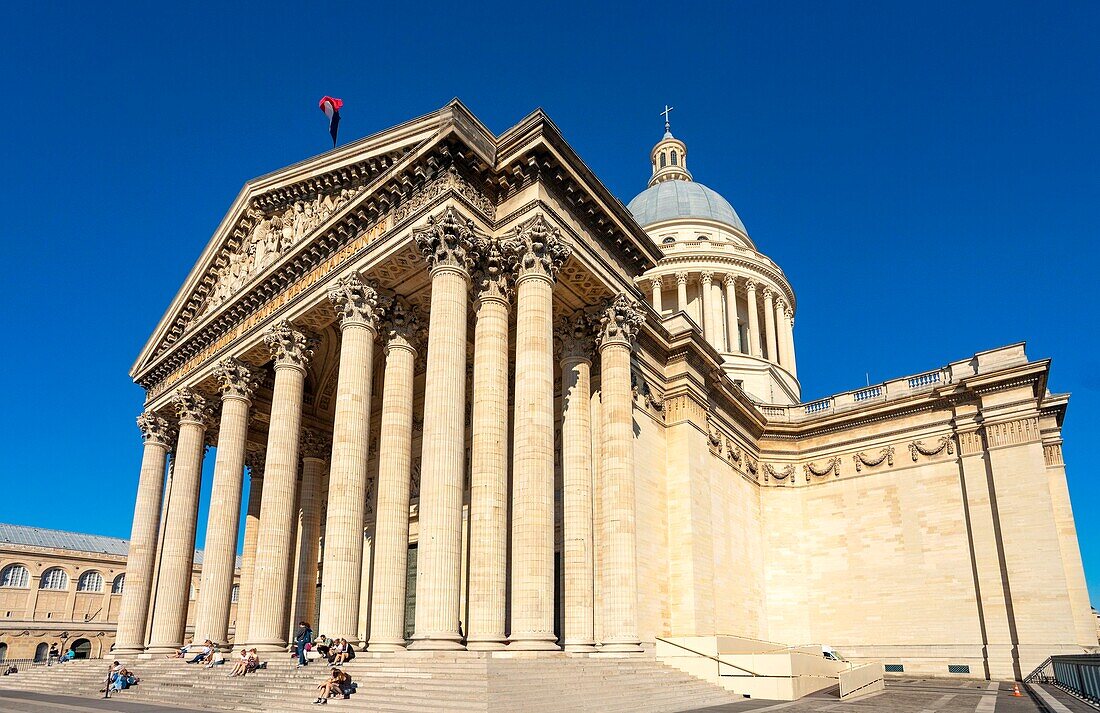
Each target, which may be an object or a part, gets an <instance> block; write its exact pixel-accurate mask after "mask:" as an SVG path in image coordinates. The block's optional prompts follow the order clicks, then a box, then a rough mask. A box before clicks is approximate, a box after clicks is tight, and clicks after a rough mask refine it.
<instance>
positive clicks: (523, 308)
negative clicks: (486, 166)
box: [505, 214, 572, 650]
mask: <svg viewBox="0 0 1100 713" xmlns="http://www.w3.org/2000/svg"><path fill="white" fill-rule="evenodd" d="M505 249H506V250H507V251H508V252H509V253H510V254H512V255H515V257H516V393H515V413H514V416H513V419H512V424H513V429H514V430H513V436H512V438H513V441H512V622H511V624H512V626H511V632H510V636H509V642H510V645H511V647H512V648H514V649H523V650H528V649H556V648H558V647H557V643H556V642H557V635H556V634H555V633H554V323H553V314H552V313H553V304H554V295H553V293H554V278H555V276H556V275H557V273H558V270H560V269H561V266H562V264H563V263H564V262H565V260H566V259H567V258H568V257H569V255H570V253H571V252H572V249H571V248H570V247H569V246H568V245H567V244H566V243H565V242H564V241H563V240H562V238H561V235H560V234H559V233H558V231H557V230H556V229H554V228H553V227H552V226H551V225H550V224H549V223H547V222H546V219H545V218H544V217H543V216H542V215H541V214H540V215H536V216H535V217H534V218H532V219H530V220H528V221H527V222H525V223H523V224H521V225H519V226H517V227H516V229H515V232H514V233H513V234H512V235H511V236H510V237H509V238H508V239H507V240H506V241H505Z"/></svg>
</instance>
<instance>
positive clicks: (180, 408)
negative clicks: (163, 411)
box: [172, 387, 210, 428]
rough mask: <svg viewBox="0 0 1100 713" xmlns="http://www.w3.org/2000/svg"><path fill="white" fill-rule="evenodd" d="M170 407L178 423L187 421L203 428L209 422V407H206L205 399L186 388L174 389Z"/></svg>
mask: <svg viewBox="0 0 1100 713" xmlns="http://www.w3.org/2000/svg"><path fill="white" fill-rule="evenodd" d="M172 406H173V408H175V409H176V416H178V417H179V420H180V423H183V422H184V421H189V422H191V423H198V424H201V425H202V427H203V428H205V427H206V426H207V423H208V422H209V421H210V407H209V406H207V405H206V399H204V398H203V397H202V396H199V395H198V394H196V393H195V392H194V391H192V390H191V389H188V388H186V387H184V388H180V389H176V397H175V399H173V401H172Z"/></svg>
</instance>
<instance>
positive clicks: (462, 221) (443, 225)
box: [413, 206, 475, 274]
mask: <svg viewBox="0 0 1100 713" xmlns="http://www.w3.org/2000/svg"><path fill="white" fill-rule="evenodd" d="M413 239H414V240H416V245H417V247H419V248H420V252H421V254H422V255H424V259H426V260H427V261H428V265H429V266H430V268H431V269H432V270H433V271H434V270H436V269H439V268H443V267H450V268H454V269H458V270H461V271H462V272H464V273H466V274H469V272H470V269H471V268H472V267H473V254H472V251H473V247H474V239H475V235H474V222H473V221H472V220H470V219H468V218H464V217H463V216H462V214H460V213H459V212H458V211H457V210H455V209H454V208H453V207H451V206H448V207H447V209H446V210H445V211H443V212H442V213H441V214H439V215H433V216H431V217H429V218H428V225H427V227H424V228H417V229H416V230H414V231H413Z"/></svg>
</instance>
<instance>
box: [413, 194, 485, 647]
mask: <svg viewBox="0 0 1100 713" xmlns="http://www.w3.org/2000/svg"><path fill="white" fill-rule="evenodd" d="M414 237H415V238H416V241H417V244H418V246H419V247H420V250H421V252H422V253H423V254H424V256H425V258H427V260H428V263H429V265H430V266H431V278H432V298H431V313H430V315H429V320H430V321H429V325H428V364H427V377H426V379H425V383H424V431H423V444H424V446H423V456H422V458H421V469H420V540H419V543H418V548H417V550H418V552H417V575H416V631H415V632H414V633H413V636H412V643H411V644H410V645H409V648H410V649H420V650H448V649H450V650H453V649H461V648H463V645H462V636H461V634H460V633H459V618H460V617H461V612H460V607H461V601H462V599H461V592H460V591H459V589H460V586H461V579H462V499H463V497H462V496H463V487H464V483H463V480H464V475H465V468H464V460H465V430H466V429H465V403H466V311H467V308H468V305H469V294H468V293H469V287H470V268H471V267H472V256H471V254H470V253H471V250H472V247H473V239H474V233H473V226H472V224H471V221H469V220H468V219H466V218H463V217H462V215H461V214H459V213H458V212H457V211H456V210H455V209H454V208H450V207H449V208H447V209H446V211H444V213H443V214H441V215H440V216H438V217H433V218H432V219H431V220H430V221H429V225H428V227H426V228H423V229H421V230H418V231H415V232H414Z"/></svg>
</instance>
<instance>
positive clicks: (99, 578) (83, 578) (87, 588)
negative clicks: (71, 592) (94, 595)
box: [76, 571, 103, 592]
mask: <svg viewBox="0 0 1100 713" xmlns="http://www.w3.org/2000/svg"><path fill="white" fill-rule="evenodd" d="M76 591H78V592H102V591H103V575H102V574H100V573H99V572H94V571H88V572H85V573H84V574H82V575H80V579H78V580H76Z"/></svg>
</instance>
